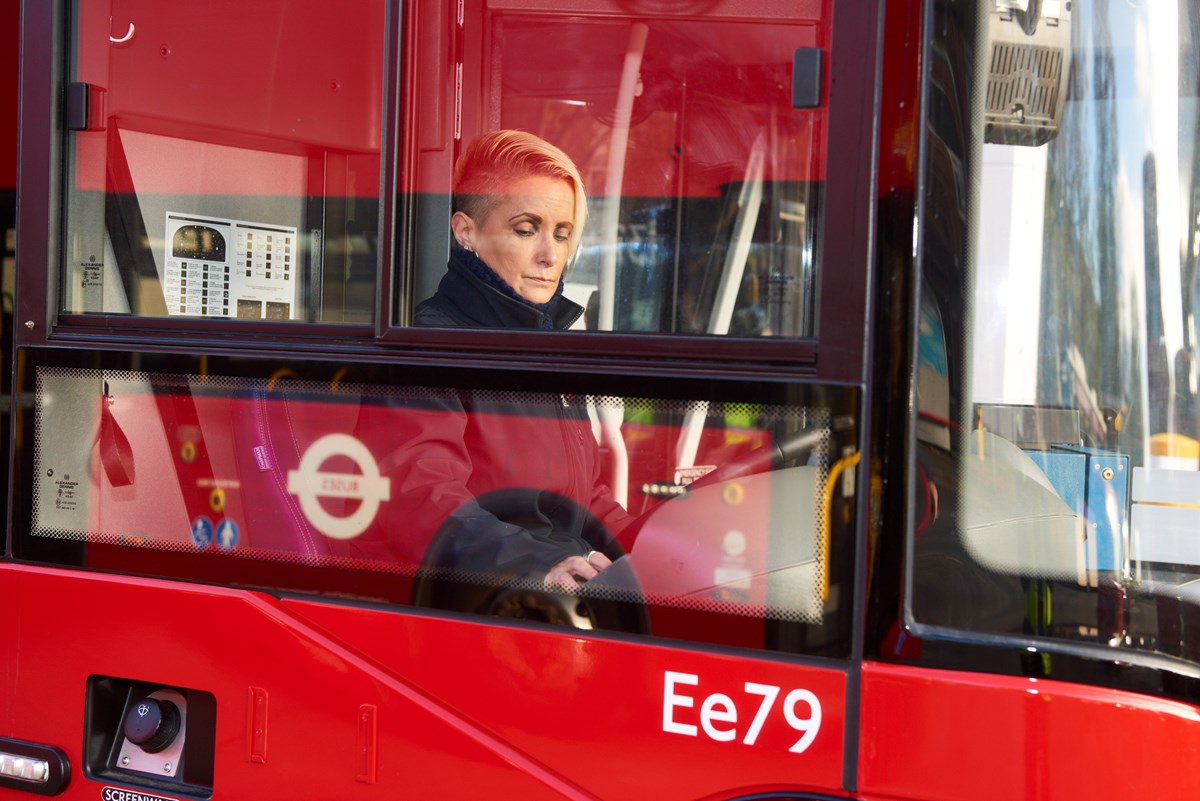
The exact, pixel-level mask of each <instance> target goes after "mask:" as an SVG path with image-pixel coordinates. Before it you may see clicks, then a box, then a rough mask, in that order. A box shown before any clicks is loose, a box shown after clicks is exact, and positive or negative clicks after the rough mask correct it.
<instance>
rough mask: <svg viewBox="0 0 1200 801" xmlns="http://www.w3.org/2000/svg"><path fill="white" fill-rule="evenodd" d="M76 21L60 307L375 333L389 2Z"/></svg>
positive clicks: (148, 4) (110, 11)
mask: <svg viewBox="0 0 1200 801" xmlns="http://www.w3.org/2000/svg"><path fill="white" fill-rule="evenodd" d="M72 12H73V21H72V36H73V41H72V47H71V64H70V76H71V77H70V79H69V81H70V84H69V86H68V88H67V102H66V125H67V127H68V129H69V130H70V136H69V138H68V142H69V146H68V154H67V167H66V214H65V228H66V230H65V234H66V235H65V238H64V254H63V262H62V267H61V280H60V284H59V286H60V304H61V305H60V308H61V311H62V312H63V313H66V314H104V315H118V316H119V315H128V316H130V317H138V318H171V319H175V318H181V319H191V320H217V319H236V320H267V321H289V320H290V321H312V322H326V323H366V322H370V321H371V320H372V319H373V317H374V308H375V274H376V257H375V256H376V232H377V229H378V217H379V188H378V187H379V163H380V161H379V141H380V110H379V109H380V106H381V103H382V101H381V97H382V76H383V51H384V41H383V39H384V35H383V31H384V12H385V3H384V1H383V0H347V2H345V3H341V4H339V5H338V9H337V13H330V9H329V7H328V6H326V5H324V4H318V3H293V2H285V0H265V1H264V2H255V3H238V2H233V0H215V2H210V3H205V4H204V5H203V6H201V7H195V6H192V5H188V6H180V5H178V4H171V3H161V2H157V1H156V0H113V2H111V3H105V4H95V3H87V2H77V3H76V4H75V6H74V8H73V9H72Z"/></svg>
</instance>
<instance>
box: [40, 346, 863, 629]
mask: <svg viewBox="0 0 1200 801" xmlns="http://www.w3.org/2000/svg"><path fill="white" fill-rule="evenodd" d="M36 375H37V389H36V420H35V430H36V442H35V443H34V445H33V449H34V454H35V455H34V462H33V464H32V468H31V469H32V475H33V476H35V478H34V479H33V486H32V497H33V509H32V515H33V517H32V521H31V522H32V525H31V531H32V537H31V538H32V540H34V541H39V540H40V541H42V542H43V543H44V544H47V545H50V544H52V543H57V544H58V545H60V546H64V543H69V542H76V543H81V544H82V545H83V546H84V547H85V548H86V555H85V556H84V557H83V558H84V562H85V564H87V565H89V566H93V567H103V568H108V569H115V570H121V571H129V572H143V573H152V574H160V575H183V576H185V577H192V576H194V575H201V576H204V577H206V578H208V579H210V580H216V581H221V582H223V583H230V582H234V583H242V584H249V585H251V586H260V587H261V586H265V587H272V586H278V587H283V588H297V587H299V588H302V589H309V590H313V591H317V592H328V593H336V594H339V595H351V596H354V597H360V598H370V599H372V600H381V601H390V602H395V603H401V604H405V603H413V604H419V605H425V606H431V607H436V608H440V609H446V610H451V611H456V612H464V613H479V614H488V615H499V616H502V617H516V618H526V619H532V620H540V621H542V622H548V623H558V624H563V625H571V626H574V627H577V628H583V629H591V628H609V629H620V630H624V631H630V632H634V633H645V632H647V631H650V632H653V633H654V634H655V635H657V636H664V637H676V638H684V639H693V640H701V641H712V642H725V643H729V644H738V645H745V646H748V647H758V648H763V647H767V648H784V647H800V646H795V645H794V644H793V645H786V644H785V641H784V639H783V638H784V636H785V635H784V633H783V631H784V629H782V628H779V627H786V626H791V627H792V628H791V629H790V630H791V631H793V632H794V631H796V630H798V629H797V627H800V628H805V627H809V628H810V633H809V634H808V635H807V639H806V640H805V641H804V642H806V643H807V645H806V646H803V647H807V648H814V649H815V648H822V649H824V648H827V647H830V646H831V643H833V642H839V641H840V642H844V639H840V640H839V638H844V637H845V635H846V632H847V631H848V630H847V629H845V628H843V626H842V623H841V621H845V619H846V618H845V615H846V613H847V612H848V607H847V606H843V601H842V600H841V599H844V598H847V597H848V593H847V589H848V587H846V586H845V582H847V581H848V580H849V577H848V576H847V575H845V574H844V569H845V568H844V566H845V565H850V564H853V561H854V560H853V559H850V558H849V557H848V555H846V554H845V553H840V554H839V555H838V557H837V559H836V560H834V559H832V558H831V554H832V553H833V551H834V549H835V548H840V549H842V550H843V551H844V549H845V547H846V543H848V542H851V541H852V537H851V532H852V531H853V522H852V515H851V514H849V511H848V510H849V509H850V508H851V507H852V505H853V497H852V496H853V490H852V488H850V487H849V486H848V485H846V486H843V488H842V489H841V490H840V491H838V492H834V491H833V486H834V485H835V482H836V479H837V476H838V475H840V474H842V473H843V472H844V471H845V468H846V467H847V466H848V465H847V464H845V463H840V462H837V461H836V455H837V454H839V453H841V452H842V450H843V449H844V448H847V447H849V445H850V440H849V439H845V440H843V439H841V437H843V435H845V436H846V437H849V436H850V435H849V434H845V429H846V428H847V426H845V425H842V424H841V423H839V424H838V425H834V423H833V420H834V419H835V416H834V415H833V414H832V413H831V410H830V409H828V408H821V407H806V406H797V405H770V404H761V403H718V402H715V401H714V402H684V401H678V400H658V399H647V398H616V397H590V396H584V395H573V394H570V395H561V394H553V393H535V392H502V391H492V390H487V391H484V390H471V389H446V388H431V387H399V388H384V387H380V386H374V385H372V386H368V385H356V384H350V383H337V384H333V383H323V384H321V383H316V382H304V381H297V380H290V379H278V380H277V379H269V380H268V379H251V378H243V379H234V378H228V379H223V378H219V377H215V376H212V375H208V376H199V375H168V374H161V373H142V372H132V371H116V370H96V369H77V368H63V367H39V368H38V369H37V370H36ZM839 417H840V416H839ZM81 442H84V443H91V445H90V446H87V447H84V448H82V449H81V448H80V446H79V443H81ZM531 443H536V445H535V446H534V447H531ZM831 507H833V508H836V509H837V514H836V515H835V514H832V513H831ZM843 512H845V513H843ZM64 547H65V546H64ZM59 558H61V557H59ZM181 559H182V560H184V561H182V562H181V561H180V560H181ZM248 563H252V564H254V565H255V567H253V568H252V569H249V570H248V569H247V568H246V567H243V565H246V564H248ZM296 568H303V569H307V570H308V571H309V572H308V574H307V575H308V578H307V579H306V581H304V582H299V583H297V582H296V580H295V578H294V576H293V575H292V574H291V573H289V572H288V571H289V570H294V569H296ZM197 571H199V572H197ZM772 627H775V628H774V629H772ZM822 631H823V632H824V633H823V634H822V633H821V632H822ZM768 632H770V633H768ZM788 642H790V641H788Z"/></svg>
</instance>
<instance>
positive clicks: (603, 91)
mask: <svg viewBox="0 0 1200 801" xmlns="http://www.w3.org/2000/svg"><path fill="white" fill-rule="evenodd" d="M730 5H731V8H730V9H729V10H728V11H727V12H726V13H728V14H730V16H728V17H723V16H722V15H721V14H718V13H713V14H710V15H708V16H707V17H706V18H705V19H703V20H697V19H684V18H676V17H672V16H670V15H658V16H653V17H651V16H649V15H642V14H638V13H636V12H630V10H629V4H620V3H613V9H611V10H610V11H612V12H614V13H606V14H604V15H603V16H599V15H597V16H592V17H589V16H587V15H585V14H572V15H566V14H562V13H538V12H529V11H522V10H520V9H518V8H514V7H512V6H511V4H508V3H504V2H482V1H481V0H473V2H468V3H467V4H466V10H465V12H464V13H465V17H464V20H463V23H462V25H463V36H464V37H465V44H459V45H456V44H455V43H454V40H453V37H452V36H451V35H450V33H449V31H450V29H451V27H452V26H450V24H449V23H448V22H447V23H446V25H447V27H446V29H445V30H446V33H444V35H441V36H439V35H437V31H436V30H434V28H435V27H436V26H437V25H438V24H440V23H441V22H442V21H441V20H439V19H437V18H436V15H434V17H431V18H420V19H417V20H416V24H415V25H414V26H410V29H409V31H408V33H407V34H406V35H407V41H408V46H409V47H411V48H413V49H414V55H413V62H414V63H416V64H419V65H421V69H423V70H427V71H432V70H434V69H435V68H436V66H437V64H439V63H440V62H441V60H443V58H444V52H443V51H445V50H447V49H454V48H455V47H461V48H462V52H461V53H460V54H459V57H460V58H461V62H462V63H461V65H460V67H461V69H462V92H461V96H460V97H458V98H456V99H455V98H449V97H446V96H445V93H444V91H442V88H441V87H440V86H433V85H430V84H429V83H428V82H422V81H421V80H419V79H418V80H414V81H413V82H412V86H413V89H412V91H413V93H414V94H413V97H412V99H411V102H410V103H409V107H411V108H413V109H414V113H416V114H417V115H419V116H420V117H421V120H420V121H419V123H418V124H416V125H414V126H411V128H410V134H409V141H408V147H409V148H410V149H411V151H412V152H413V159H414V162H415V164H416V169H415V171H414V176H415V177H413V178H406V180H408V181H409V184H408V185H407V186H405V187H404V191H405V192H406V193H407V194H408V197H409V199H410V202H411V203H412V204H413V207H414V209H415V213H416V219H417V220H418V224H417V225H416V226H414V228H415V230H416V231H418V232H419V233H418V234H417V237H418V239H416V240H415V241H413V242H412V243H406V244H409V245H411V251H410V253H411V263H412V264H413V265H414V269H413V271H412V272H413V274H412V279H411V282H410V283H409V284H408V285H406V286H402V288H401V290H400V291H401V293H402V294H403V293H404V292H409V293H410V294H411V297H410V298H409V299H408V301H407V302H405V298H403V297H401V299H400V301H401V302H400V303H398V308H400V309H401V310H402V313H406V312H410V311H411V310H412V308H414V307H415V306H416V304H418V303H420V302H421V301H422V300H424V299H426V298H429V297H430V296H431V295H433V294H434V292H435V291H436V289H437V286H438V283H439V282H440V280H441V278H442V275H443V274H444V273H445V268H446V256H447V249H448V245H449V244H450V239H451V237H450V234H449V231H448V229H447V221H448V219H449V217H450V214H451V213H452V212H453V210H454V209H453V208H452V206H451V203H450V200H449V198H448V197H447V190H448V188H449V187H450V184H451V174H452V170H453V164H454V161H455V159H457V158H458V157H459V155H460V154H461V153H462V151H463V150H465V149H466V148H467V147H468V146H469V145H470V143H471V142H472V141H474V140H475V139H476V138H477V137H478V136H480V135H482V134H485V133H487V132H489V131H495V130H500V129H517V130H524V131H528V132H531V133H533V134H536V135H537V136H539V137H541V138H544V139H546V140H547V141H549V142H551V143H552V144H554V145H555V146H557V147H559V148H561V149H562V150H563V151H565V152H566V154H567V155H568V156H569V157H570V158H571V160H572V161H573V162H574V164H575V165H576V166H577V167H578V170H579V173H580V174H581V176H582V180H583V185H584V189H585V192H586V195H587V200H588V211H589V214H588V221H587V225H586V227H585V228H584V230H583V232H582V238H581V239H580V241H579V242H578V247H577V248H576V249H575V251H574V253H573V258H572V261H571V264H570V265H569V266H568V268H567V270H566V272H565V274H564V277H563V294H564V296H565V297H566V298H567V299H568V300H570V301H572V302H573V303H576V304H578V305H579V306H582V307H583V308H584V309H586V313H585V314H583V315H581V316H580V317H579V319H578V320H576V321H575V323H574V324H573V325H572V328H574V329H578V330H584V329H586V330H599V331H630V332H647V333H661V334H691V335H729V336H740V337H762V336H778V337H807V336H811V335H813V333H814V330H815V329H814V315H813V309H814V308H815V305H814V304H815V294H816V289H817V284H818V281H817V265H816V260H817V257H818V253H819V250H820V242H819V236H818V235H817V232H818V231H819V227H820V226H819V223H820V208H821V197H822V180H823V175H824V165H823V159H824V150H825V135H826V133H825V132H826V124H827V120H826V109H825V108H824V106H823V105H818V106H817V107H815V108H813V107H803V108H797V107H794V105H793V88H794V85H796V84H798V83H800V84H803V83H806V82H807V83H809V84H811V85H813V86H816V87H817V88H818V89H819V88H820V86H821V84H820V69H819V67H820V59H817V58H810V59H797V58H796V53H797V49H798V48H799V49H801V50H805V51H806V52H809V53H811V54H819V52H820V48H822V47H826V46H827V41H826V39H827V37H828V25H827V22H826V21H825V20H823V19H821V18H820V16H819V15H817V14H815V13H814V12H813V10H812V9H811V8H808V9H807V10H804V9H797V10H796V11H794V12H791V13H790V14H788V15H786V16H784V17H783V18H778V17H773V18H772V19H771V20H770V22H769V23H766V22H762V23H755V22H753V21H747V20H750V19H752V18H753V14H749V15H740V14H739V15H737V16H734V13H735V12H736V11H737V9H736V8H732V6H737V5H738V4H736V3H735V4H730ZM547 42H553V43H554V46H552V47H547V46H545V43H547ZM476 45H477V46H476ZM456 52H457V51H456ZM801 62H803V63H805V64H809V65H811V66H809V67H808V68H807V69H801V68H800V67H798V66H797V64H799V63H801ZM422 74H425V73H422ZM450 102H457V103H458V104H459V105H460V106H461V108H460V109H459V115H458V122H459V124H460V130H459V131H457V138H456V137H455V132H454V131H452V130H451V128H450V127H449V126H446V125H439V123H438V121H439V120H440V119H441V116H442V115H445V114H446V109H445V105H446V104H448V103H450ZM399 322H402V323H403V322H409V321H406V320H400V321H399Z"/></svg>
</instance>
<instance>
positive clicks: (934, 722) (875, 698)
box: [859, 663, 1200, 801]
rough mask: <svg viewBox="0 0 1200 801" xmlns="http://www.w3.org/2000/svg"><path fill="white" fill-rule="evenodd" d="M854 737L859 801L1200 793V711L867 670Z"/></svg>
mask: <svg viewBox="0 0 1200 801" xmlns="http://www.w3.org/2000/svg"><path fill="white" fill-rule="evenodd" d="M859 731H860V733H861V740H860V746H859V747H860V751H859V757H860V759H859V766H860V767H859V791H860V793H861V794H862V797H863V798H871V799H902V798H903V799H918V798H919V799H922V801H958V800H959V799H961V800H963V801H965V800H966V799H972V801H1012V799H1017V798H1020V799H1025V800H1026V801H1036V800H1037V799H1101V798H1111V799H1123V798H1153V799H1156V801H1159V800H1161V801H1166V800H1167V799H1180V800H1181V801H1182V799H1194V798H1196V797H1197V794H1200V773H1198V772H1197V771H1196V770H1195V769H1194V768H1193V766H1194V765H1195V764H1196V762H1197V760H1198V759H1200V710H1197V709H1196V708H1195V707H1193V706H1189V705H1187V704H1182V703H1178V702H1173V701H1167V700H1164V699H1160V698H1154V697H1152V696H1146V695H1139V694H1136V693H1131V692H1124V691H1120V690H1109V689H1103V688H1098V687H1089V686H1084V685H1077V684H1069V683H1066V682H1061V681H1046V680H1039V679H1033V678H1017V677H1012V676H993V675H987V674H980V673H964V672H955V671H946V670H929V669H922V668H912V667H907V666H899V665H884V664H878V663H866V664H864V665H863V673H862V719H861V721H860V723H859Z"/></svg>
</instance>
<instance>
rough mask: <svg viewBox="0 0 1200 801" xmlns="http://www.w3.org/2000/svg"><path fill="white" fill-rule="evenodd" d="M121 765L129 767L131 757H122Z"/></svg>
mask: <svg viewBox="0 0 1200 801" xmlns="http://www.w3.org/2000/svg"><path fill="white" fill-rule="evenodd" d="M121 764H122V765H128V764H129V757H127V756H123V757H121Z"/></svg>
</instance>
